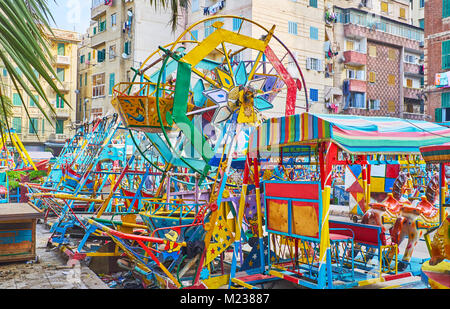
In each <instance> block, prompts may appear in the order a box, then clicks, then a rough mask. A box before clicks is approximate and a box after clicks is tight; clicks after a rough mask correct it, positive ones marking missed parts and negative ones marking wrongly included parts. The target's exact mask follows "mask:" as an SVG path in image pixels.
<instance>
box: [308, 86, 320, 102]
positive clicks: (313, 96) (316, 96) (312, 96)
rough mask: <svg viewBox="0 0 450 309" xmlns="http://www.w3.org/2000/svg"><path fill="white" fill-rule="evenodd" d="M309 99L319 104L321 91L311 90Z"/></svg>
mask: <svg viewBox="0 0 450 309" xmlns="http://www.w3.org/2000/svg"><path fill="white" fill-rule="evenodd" d="M309 98H310V99H311V101H312V102H318V101H319V90H318V89H313V88H310V89H309Z"/></svg>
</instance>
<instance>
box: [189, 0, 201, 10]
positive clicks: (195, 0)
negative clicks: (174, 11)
mask: <svg viewBox="0 0 450 309" xmlns="http://www.w3.org/2000/svg"><path fill="white" fill-rule="evenodd" d="M191 7H192V12H197V11H198V10H199V9H200V4H199V0H192V2H191Z"/></svg>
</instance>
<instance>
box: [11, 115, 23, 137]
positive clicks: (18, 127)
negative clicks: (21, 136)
mask: <svg viewBox="0 0 450 309" xmlns="http://www.w3.org/2000/svg"><path fill="white" fill-rule="evenodd" d="M12 127H13V129H14V130H15V131H16V133H22V118H20V117H14V118H13V120H12Z"/></svg>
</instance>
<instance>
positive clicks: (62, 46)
mask: <svg viewBox="0 0 450 309" xmlns="http://www.w3.org/2000/svg"><path fill="white" fill-rule="evenodd" d="M65 55H66V44H64V43H58V56H65Z"/></svg>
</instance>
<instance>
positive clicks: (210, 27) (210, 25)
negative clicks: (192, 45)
mask: <svg viewBox="0 0 450 309" xmlns="http://www.w3.org/2000/svg"><path fill="white" fill-rule="evenodd" d="M216 21H221V22H223V18H214V19H211V20H207V21H205V22H204V23H203V24H204V26H205V38H206V37H208V36H209V35H210V34H211V33H213V32H214V31H216V28H214V27H213V25H214V23H215V22H216Z"/></svg>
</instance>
